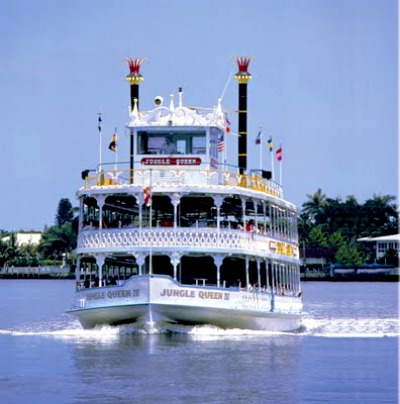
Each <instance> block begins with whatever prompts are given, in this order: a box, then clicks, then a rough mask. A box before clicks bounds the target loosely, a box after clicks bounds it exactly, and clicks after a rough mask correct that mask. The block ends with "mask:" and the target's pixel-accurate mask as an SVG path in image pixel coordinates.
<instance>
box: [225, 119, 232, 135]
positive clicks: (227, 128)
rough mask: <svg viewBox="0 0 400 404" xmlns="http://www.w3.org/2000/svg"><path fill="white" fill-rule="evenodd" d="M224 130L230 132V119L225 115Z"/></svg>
mask: <svg viewBox="0 0 400 404" xmlns="http://www.w3.org/2000/svg"><path fill="white" fill-rule="evenodd" d="M225 132H226V133H230V132H231V122H230V120H229V119H228V117H226V122H225Z"/></svg>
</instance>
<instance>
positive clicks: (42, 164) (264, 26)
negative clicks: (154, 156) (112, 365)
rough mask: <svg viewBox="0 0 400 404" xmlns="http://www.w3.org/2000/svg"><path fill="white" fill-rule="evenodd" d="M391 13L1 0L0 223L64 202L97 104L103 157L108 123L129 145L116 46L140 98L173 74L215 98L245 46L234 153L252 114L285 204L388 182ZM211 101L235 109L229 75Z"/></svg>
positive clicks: (362, 1) (199, 97) (259, 2)
mask: <svg viewBox="0 0 400 404" xmlns="http://www.w3.org/2000/svg"><path fill="white" fill-rule="evenodd" d="M397 24H398V10H397V2H396V1H394V0H374V1H372V0H280V1H278V0H247V1H237V0H204V1H194V0H182V1H181V0H168V1H167V0H165V1H164V0H153V1H138V0H136V1H132V0H116V1H113V2H110V1H103V0H96V1H93V0H86V1H83V0H82V1H76V0H75V1H74V0H72V1H71V0H70V1H64V0H60V1H57V2H55V1H44V0H43V1H41V0H18V1H16V2H3V3H2V12H1V14H0V54H1V58H0V89H1V91H0V114H1V120H0V125H1V133H2V134H1V138H2V141H1V142H0V157H1V158H0V167H1V172H2V174H3V175H2V192H1V198H0V212H1V213H0V229H5V230H10V231H11V230H20V229H23V230H43V228H44V226H45V225H52V224H54V218H55V213H56V209H57V205H58V202H59V200H60V199H61V198H64V197H65V198H70V200H71V202H72V203H73V204H76V200H75V192H76V190H77V189H78V188H79V187H80V186H81V185H82V181H81V178H80V173H81V171H82V170H83V169H85V168H91V167H95V166H96V165H97V163H98V158H99V151H98V132H97V112H99V111H100V112H102V113H103V132H104V138H105V140H104V142H103V144H104V151H103V159H104V160H109V161H113V158H114V155H113V154H112V152H110V151H108V150H107V143H108V140H109V138H110V137H111V135H112V132H113V130H114V127H117V128H118V131H119V133H120V144H119V157H120V158H121V159H123V160H125V161H127V160H128V159H129V142H128V138H127V137H126V136H125V135H124V125H125V123H126V122H127V121H128V115H127V111H128V105H129V85H128V83H127V82H126V80H125V76H126V74H127V73H128V69H127V66H126V64H125V62H124V61H123V58H124V57H127V56H128V57H146V58H147V60H146V62H145V64H144V65H143V66H142V69H141V73H142V74H143V76H144V78H145V81H144V83H143V84H142V85H141V88H140V96H141V107H142V108H143V109H148V108H152V107H153V102H152V101H153V98H154V97H155V96H156V95H161V96H163V97H164V98H168V95H169V94H170V93H175V94H176V93H177V90H178V87H180V86H182V87H183V88H184V100H185V103H186V104H189V105H199V106H205V107H211V106H213V105H216V102H217V99H218V98H219V97H220V96H221V94H222V91H223V89H224V87H225V84H226V82H227V79H228V77H229V75H230V73H231V72H232V71H233V72H236V70H237V69H236V65H235V63H234V62H233V61H232V56H234V55H238V56H254V60H253V61H252V62H251V64H250V68H249V71H250V73H251V74H252V75H253V80H252V81H251V82H250V84H249V92H248V97H249V99H248V110H249V115H248V138H249V143H248V153H249V155H250V158H249V166H250V167H251V166H252V167H254V168H256V167H258V165H259V149H258V146H255V144H254V139H255V137H256V135H257V132H258V129H259V126H260V125H263V127H264V131H265V133H267V134H270V133H271V134H272V135H273V139H274V144H275V146H276V145H278V144H279V143H282V144H283V166H282V168H283V181H282V182H283V186H284V193H285V196H286V197H287V198H288V199H290V200H291V201H293V202H294V203H296V204H297V205H298V206H299V207H300V206H301V204H302V203H303V202H304V201H306V199H307V198H306V194H309V193H315V192H316V190H317V189H318V188H322V190H323V191H324V192H325V193H326V194H327V195H328V196H330V197H338V196H339V197H342V198H343V199H344V198H346V196H348V195H354V196H355V197H356V198H357V199H358V201H359V202H363V201H365V199H368V198H369V197H372V195H373V194H383V195H386V194H391V195H396V196H397V192H398V161H397V160H398V132H397V130H398V118H397V114H398V111H397V108H398V83H397V72H398V55H397V49H398V34H397ZM223 107H224V108H226V109H230V110H235V109H236V108H237V84H236V82H235V81H234V80H233V79H232V80H231V81H230V83H229V85H228V87H227V91H226V93H225V97H224V101H223ZM230 120H231V122H232V127H233V129H234V128H235V127H236V125H237V119H236V117H235V115H234V114H232V115H231V116H230ZM265 143H266V142H265ZM264 147H265V149H264V150H265V152H264V156H265V157H264V168H265V169H270V165H271V163H270V158H269V155H268V151H267V146H266V144H265V146H264ZM228 148H229V149H228V150H229V151H230V152H232V153H235V152H236V145H234V144H233V142H231V144H230V145H228ZM233 161H236V158H234V159H233ZM276 170H277V167H276Z"/></svg>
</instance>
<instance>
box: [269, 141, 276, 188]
mask: <svg viewBox="0 0 400 404" xmlns="http://www.w3.org/2000/svg"><path fill="white" fill-rule="evenodd" d="M270 139H271V146H270V153H269V154H270V155H271V172H272V181H275V170H274V149H273V143H272V135H271V137H270Z"/></svg>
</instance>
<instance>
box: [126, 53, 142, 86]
mask: <svg viewBox="0 0 400 404" xmlns="http://www.w3.org/2000/svg"><path fill="white" fill-rule="evenodd" d="M124 60H125V61H126V63H128V66H129V74H128V75H127V76H126V79H127V80H128V81H129V83H130V84H140V83H141V82H142V81H143V80H144V79H143V76H142V75H141V74H140V73H139V70H140V66H141V65H142V64H143V62H144V61H145V60H146V59H145V58H136V59H132V58H124Z"/></svg>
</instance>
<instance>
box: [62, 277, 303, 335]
mask: <svg viewBox="0 0 400 404" xmlns="http://www.w3.org/2000/svg"><path fill="white" fill-rule="evenodd" d="M301 307H302V306H301V300H300V298H299V297H297V296H290V297H289V296H284V297H283V296H279V295H275V294H274V293H272V292H264V291H243V290H239V289H234V288H226V289H221V288H210V287H202V286H182V285H180V284H178V283H177V282H175V281H173V279H172V278H170V277H168V276H163V275H143V276H136V277H133V278H131V279H130V280H129V281H127V282H125V284H124V285H121V286H111V287H106V288H100V289H99V288H90V289H86V290H82V291H78V292H77V295H76V299H75V302H74V306H73V309H72V310H71V311H69V313H70V314H73V315H75V316H77V317H78V318H79V321H80V323H81V324H82V326H83V327H84V328H87V329H88V328H93V327H95V326H101V325H120V324H134V326H135V327H137V328H139V329H144V330H148V329H149V328H153V329H157V328H159V327H160V328H165V327H167V328H168V325H173V324H184V325H213V326H217V327H220V328H224V329H227V328H231V329H232V328H239V329H251V330H264V331H293V330H297V329H299V327H300V325H301Z"/></svg>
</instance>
